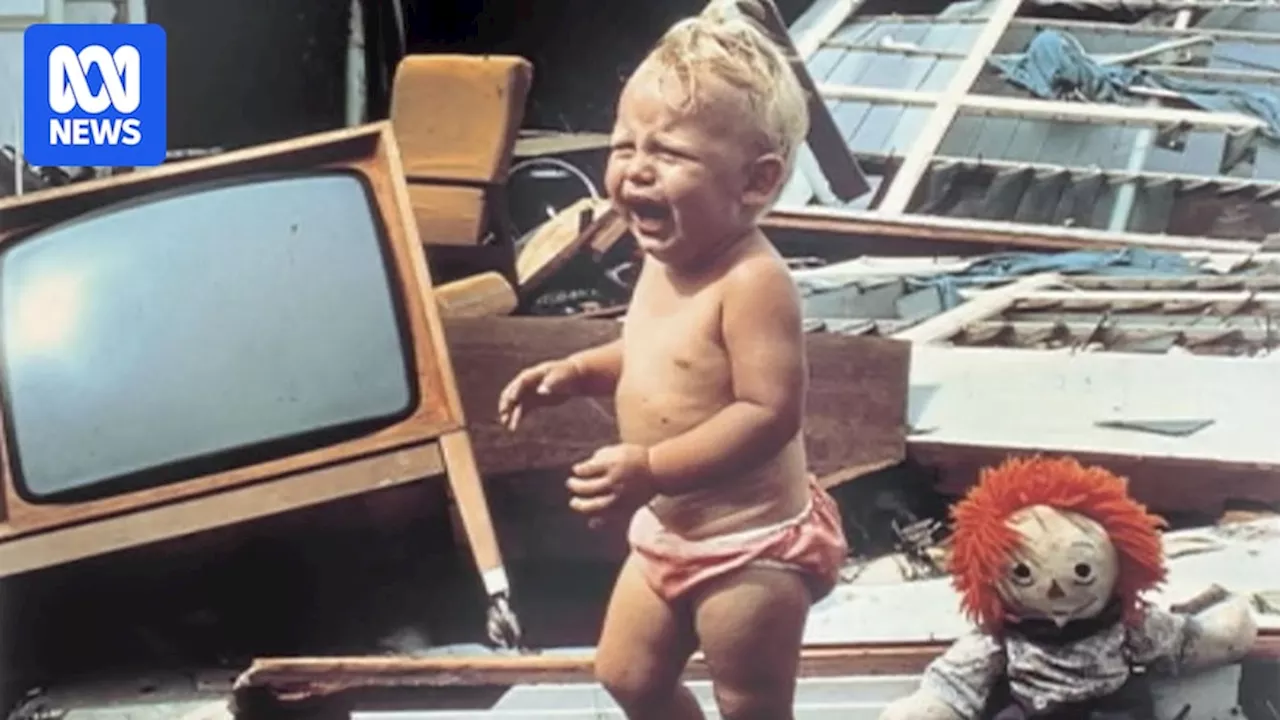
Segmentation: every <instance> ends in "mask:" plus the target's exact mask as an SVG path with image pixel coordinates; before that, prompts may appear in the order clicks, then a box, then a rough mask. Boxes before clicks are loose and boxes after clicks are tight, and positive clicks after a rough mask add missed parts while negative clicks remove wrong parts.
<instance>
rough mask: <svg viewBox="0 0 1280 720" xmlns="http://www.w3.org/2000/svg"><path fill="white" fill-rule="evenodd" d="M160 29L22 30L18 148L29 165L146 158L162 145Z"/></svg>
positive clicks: (141, 161) (155, 159) (153, 157)
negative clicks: (21, 143) (20, 121)
mask: <svg viewBox="0 0 1280 720" xmlns="http://www.w3.org/2000/svg"><path fill="white" fill-rule="evenodd" d="M165 55H166V46H165V34H164V29H163V28H161V27H160V26H159V25H147V24H101V25H67V24H51V23H40V24H36V25H32V26H30V27H28V28H27V30H26V32H25V33H24V35H23V60H24V65H25V66H24V68H23V127H24V128H25V132H24V133H23V135H24V137H23V151H24V153H25V154H26V156H27V159H28V161H30V162H31V163H32V164H33V165H61V166H135V167H136V166H145V165H159V164H160V163H162V162H164V158H165V155H166V151H167V149H168V147H167V146H168V138H167V135H168V132H167V130H168V128H167V127H166V125H167V122H168V118H167V117H166V115H167V113H166V108H165V101H166V94H167V93H166V90H167V88H166V75H167V72H166V67H165V65H166V63H167V59H166V57H165Z"/></svg>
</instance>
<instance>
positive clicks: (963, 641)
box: [880, 632, 1005, 720]
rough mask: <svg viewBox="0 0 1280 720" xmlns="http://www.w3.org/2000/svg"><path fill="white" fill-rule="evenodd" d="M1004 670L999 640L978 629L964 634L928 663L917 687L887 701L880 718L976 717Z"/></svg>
mask: <svg viewBox="0 0 1280 720" xmlns="http://www.w3.org/2000/svg"><path fill="white" fill-rule="evenodd" d="M1004 670H1005V656H1004V646H1003V645H1002V644H1000V643H999V642H996V641H995V640H994V639H992V638H991V637H990V636H988V635H985V634H982V633H978V632H974V633H971V634H969V635H966V636H964V637H962V638H960V639H959V640H956V641H955V643H953V644H952V645H951V647H950V648H948V649H947V651H946V652H945V653H943V654H942V655H941V656H940V657H938V658H937V659H936V660H934V661H933V662H932V663H930V664H929V667H928V668H926V669H925V671H924V677H923V678H922V679H921V682H920V687H919V689H917V690H916V691H915V692H914V693H912V694H910V695H908V696H906V697H904V698H899V699H898V700H895V701H893V702H892V703H890V704H889V705H888V706H887V707H886V708H885V709H884V711H883V712H882V713H881V714H880V720H977V718H978V716H979V714H981V712H982V709H983V707H984V706H985V705H986V702H987V696H988V695H990V693H991V688H992V687H993V686H994V685H995V683H996V680H998V679H999V678H1000V676H1001V675H1002V674H1003V673H1004Z"/></svg>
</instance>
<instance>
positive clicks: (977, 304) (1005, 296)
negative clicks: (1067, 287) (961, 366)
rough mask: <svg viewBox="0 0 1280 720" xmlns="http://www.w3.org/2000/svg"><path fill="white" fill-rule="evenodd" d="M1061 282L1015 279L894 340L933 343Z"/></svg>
mask: <svg viewBox="0 0 1280 720" xmlns="http://www.w3.org/2000/svg"><path fill="white" fill-rule="evenodd" d="M1060 282H1062V276H1061V275H1059V274H1058V273H1038V274H1036V275H1030V276H1028V277H1024V278H1020V279H1018V280H1015V281H1014V282H1012V283H1009V284H1008V285H1004V286H1002V287H998V288H996V289H994V290H982V291H978V292H976V293H973V294H972V295H971V296H970V297H969V298H968V299H967V301H966V302H965V303H964V304H963V305H960V306H958V307H955V308H952V309H951V310H948V311H946V312H944V313H940V314H938V315H934V316H933V317H931V318H929V319H927V320H925V321H924V322H922V323H920V324H919V325H916V326H914V327H910V328H907V329H906V330H903V331H902V332H899V333H896V334H894V336H893V337H894V339H897V340H904V341H906V342H914V343H926V342H936V341H939V340H943V339H946V338H949V337H951V336H952V335H955V334H956V333H958V332H960V331H961V330H963V329H964V328H965V327H966V326H967V325H971V324H973V323H975V322H979V321H981V320H986V319H987V318H990V317H993V316H995V315H998V314H1000V313H1001V312H1004V310H1005V309H1007V308H1008V307H1009V306H1010V305H1012V304H1013V303H1014V302H1015V301H1016V300H1018V298H1020V297H1024V296H1026V295H1027V294H1028V293H1030V292H1032V291H1035V290H1039V289H1040V288H1045V287H1050V286H1052V285H1056V284H1058V283H1060Z"/></svg>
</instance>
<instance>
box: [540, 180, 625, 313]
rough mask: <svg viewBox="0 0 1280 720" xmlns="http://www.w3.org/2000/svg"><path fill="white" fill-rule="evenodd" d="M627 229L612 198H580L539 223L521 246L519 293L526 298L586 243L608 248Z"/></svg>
mask: <svg viewBox="0 0 1280 720" xmlns="http://www.w3.org/2000/svg"><path fill="white" fill-rule="evenodd" d="M626 232H627V223H626V220H625V219H624V218H623V217H622V216H621V214H620V213H618V211H617V210H616V209H615V208H614V206H613V203H612V202H611V201H610V200H608V199H607V198H601V199H599V200H595V199H592V198H582V199H580V200H578V201H577V202H575V203H574V204H572V205H570V206H569V207H567V208H565V209H563V210H561V211H560V212H558V213H556V216H555V217H553V218H551V219H549V220H547V221H546V222H544V223H542V224H541V225H539V226H538V228H537V229H536V230H534V231H533V236H532V237H530V238H529V241H528V242H527V243H525V245H524V246H523V247H522V248H521V250H520V256H519V257H518V258H516V277H517V278H518V279H519V282H520V294H521V295H522V296H523V297H525V298H528V297H530V296H532V295H534V294H536V293H537V291H538V290H539V289H540V288H541V287H542V285H543V283H545V282H546V281H547V280H548V279H550V278H551V277H552V276H554V275H555V273H556V272H557V271H558V270H560V268H562V267H564V265H565V263H567V262H569V260H570V259H571V258H573V257H574V256H575V255H577V254H578V252H579V251H580V250H582V249H583V247H584V246H585V245H588V244H591V245H594V244H596V243H599V244H600V245H601V247H602V248H603V249H606V250H607V249H608V248H609V247H612V245H613V243H615V242H617V241H618V239H620V238H621V237H622V236H623V235H625V234H626ZM593 252H595V250H594V248H593Z"/></svg>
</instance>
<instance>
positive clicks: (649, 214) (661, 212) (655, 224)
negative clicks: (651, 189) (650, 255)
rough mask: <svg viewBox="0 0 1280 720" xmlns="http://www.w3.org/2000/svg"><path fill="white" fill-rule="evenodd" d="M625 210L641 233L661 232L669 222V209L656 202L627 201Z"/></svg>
mask: <svg viewBox="0 0 1280 720" xmlns="http://www.w3.org/2000/svg"><path fill="white" fill-rule="evenodd" d="M627 210H629V211H630V213H631V216H632V217H633V218H635V223H636V227H637V229H639V230H640V231H641V232H643V233H658V232H661V231H662V230H663V229H664V228H666V227H667V224H668V222H669V221H670V220H671V208H670V207H669V206H668V205H667V204H666V203H663V202H658V201H657V200H649V199H642V198H633V199H630V200H628V201H627Z"/></svg>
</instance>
